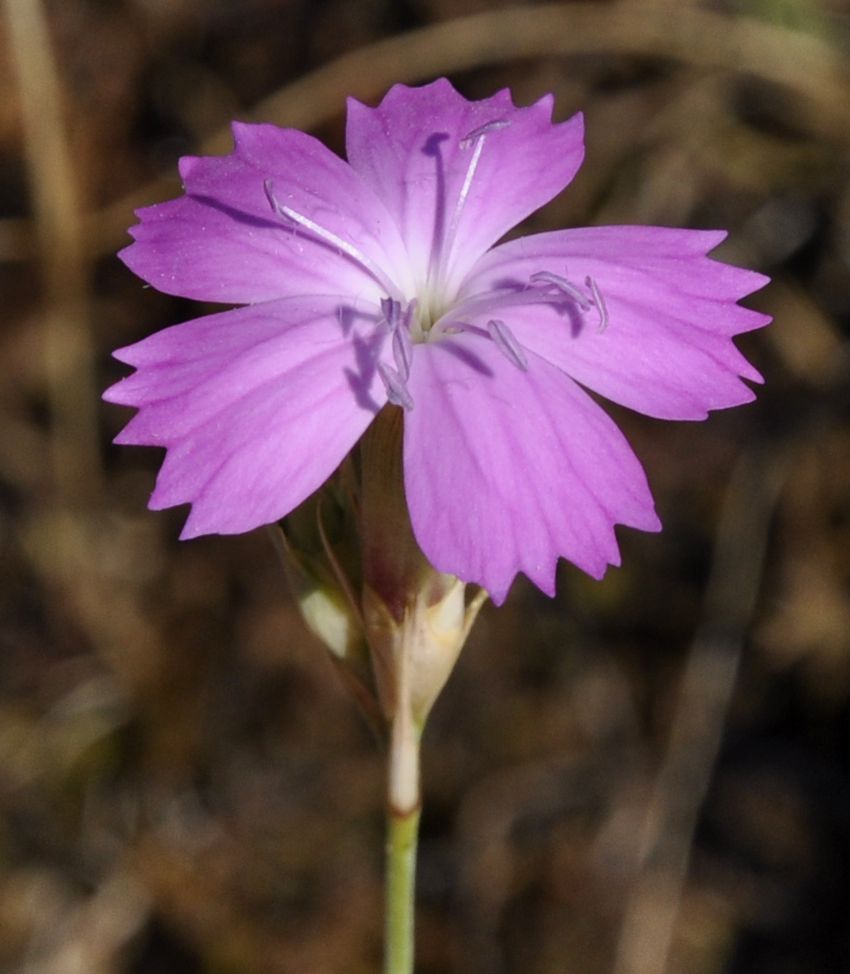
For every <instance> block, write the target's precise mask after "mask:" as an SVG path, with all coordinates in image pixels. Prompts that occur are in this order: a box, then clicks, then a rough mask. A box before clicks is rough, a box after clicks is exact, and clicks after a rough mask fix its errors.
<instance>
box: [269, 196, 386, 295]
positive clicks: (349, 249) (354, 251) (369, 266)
mask: <svg viewBox="0 0 850 974" xmlns="http://www.w3.org/2000/svg"><path fill="white" fill-rule="evenodd" d="M263 189H264V190H265V193H266V199H267V200H268V201H269V206H270V207H271V208H272V212H273V213H275V214H276V215H277V216H279V217H281V218H282V219H283V220H285V221H286V222H287V223H289V224H290V225H293V224H294V225H295V226H300V227H304V229H305V230H308V231H309V232H310V233H312V234H313V236H315V237H318V238H319V240H321V241H322V242H323V243H325V244H327V245H328V246H330V247H332V248H333V249H335V250H337V251H339V252H340V253H343V254H345V255H346V257H350V258H351V260H353V261H354V263H355V264H357V265H358V266H359V267H360V268H361V269H362V270H364V271H365V272H366V273H367V274H368V275H369V276H370V277H371V278H372V279H373V280H374V281H375V282H376V283H377V284H379V285H380V286H381V289H382V290H383V291H386V293H387V294H390V295H393V294H399V293H400V292H399V290H398V288H397V287H396V286H395V284H393V282H392V281H391V280H390V279H389V278H388V277H387V275H386V274H385V273H384V272H383V271H382V270H381V268H380V267H379V266H378V265H377V264H376V263H375V262H374V261H373V260H372V259H371V258H370V257H367V256H366V254H364V253H363V251H362V250H360V249H359V248H357V247H355V246H354V244H351V243H349V242H348V241H347V240H343V238H342V237H339V236H337V235H336V234H335V233H334V232H333V231H332V230H328V229H327V228H326V227H323V226H322V225H321V224H319V223H316V222H315V221H314V220H311V219H310V217H308V216H305V215H304V214H303V213H299V212H298V211H297V210H293V209H292V207H291V206H284V205H283V204H282V203H280V202H279V201H278V199H277V197H276V196H275V195H274V182H273V181H272V180H271V179H266V180H264V182H263Z"/></svg>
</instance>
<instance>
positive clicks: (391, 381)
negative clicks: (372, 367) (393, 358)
mask: <svg viewBox="0 0 850 974" xmlns="http://www.w3.org/2000/svg"><path fill="white" fill-rule="evenodd" d="M378 375H380V377H381V379H382V380H383V382H384V387H385V388H386V390H387V399H389V401H390V402H391V403H392V404H393V405H394V406H401V407H402V408H403V409H406V410H407V411H408V412H409V411H410V410H411V409H413V397H412V396H411V395H410V390H409V389H408V388H407V383H406V381H405V380H404V379H402V377H401V376H400V375H399V374H398V372H396V370H395V369H394V368H393V367H392V366H391V365H387V364H386V363H385V362H378Z"/></svg>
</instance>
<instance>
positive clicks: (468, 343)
mask: <svg viewBox="0 0 850 974" xmlns="http://www.w3.org/2000/svg"><path fill="white" fill-rule="evenodd" d="M528 360H529V361H528V371H527V372H523V371H521V370H520V369H519V368H517V367H516V366H515V365H514V364H512V363H511V362H510V360H509V359H508V358H507V357H506V356H504V355H503V354H502V352H501V351H499V349H498V348H497V347H496V344H495V343H494V342H491V341H490V340H488V339H486V338H479V337H476V336H474V335H470V334H465V335H462V336H459V337H458V338H456V339H445V340H443V341H441V342H438V343H434V344H432V345H428V346H426V347H424V348H422V349H421V350H420V354H419V355H418V357H417V360H416V367H415V368H414V370H413V373H412V375H411V380H410V389H411V393H412V395H413V398H414V400H415V401H416V402H417V403H422V404H423V406H422V408H420V407H419V406H418V405H417V407H416V408H415V409H413V410H412V411H411V412H409V413H407V414H406V415H405V439H404V465H405V489H406V493H407V501H408V506H409V507H410V515H411V520H412V522H413V529H414V533H415V535H416V538H417V540H418V541H419V544H420V546H421V547H422V550H423V551H424V552H425V554H426V556H427V557H428V558H429V559H430V560H431V561H432V562H433V564H434V565H435V566H436V567H437V568H438V569H439V570H440V571H444V572H449V573H451V574H454V575H458V576H459V577H460V578H463V579H464V580H465V581H470V582H477V583H478V584H480V585H482V586H483V587H484V588H485V589H487V591H488V592H489V593H490V595H491V597H492V598H493V601H494V602H496V603H497V604H500V603H501V602H503V601H504V599H505V597H506V595H507V592H508V589H509V587H510V585H511V581H512V580H513V578H514V576H515V575H516V573H517V572H520V571H521V572H524V573H525V574H526V575H527V576H528V577H529V578H530V579H531V580H532V581H533V582H534V583H535V584H536V585H537V586H539V587H540V588H541V589H542V590H543V591H544V592H546V593H548V594H550V595H551V594H553V593H554V590H555V568H556V563H557V560H558V558H559V557H564V558H567V559H569V560H570V561H572V562H574V563H575V564H576V565H578V566H579V567H580V568H582V569H584V571H586V572H588V573H589V574H590V575H592V576H593V577H595V578H600V577H601V576H602V575H603V574H604V573H605V570H606V568H607V566H608V565H617V564H619V559H620V555H619V548H618V545H617V539H616V537H615V534H614V525H615V524H624V525H628V526H630V527H635V528H640V529H642V530H644V531H656V530H658V529H659V528H660V523H659V521H658V518H657V516H656V514H655V510H654V507H653V502H652V497H651V495H650V492H649V488H648V486H647V482H646V477H645V475H644V472H643V469H642V468H641V465H640V463H639V462H638V460H637V458H636V457H635V455H634V453H633V452H632V450H631V448H630V447H629V445H628V443H627V442H626V440H625V438H624V437H623V435H622V433H620V431H619V430H618V429H617V426H616V425H615V424H614V422H613V421H612V420H611V419H610V418H609V417H608V416H607V415H606V414H605V413H604V412H603V411H602V410H601V409H600V408H599V406H597V405H596V403H594V402H593V401H592V400H591V399H590V398H589V397H588V396H587V395H586V394H585V393H584V392H582V391H581V389H580V388H579V387H578V386H577V385H576V384H575V383H574V382H573V381H572V380H571V379H569V378H568V377H566V376H565V375H564V374H563V373H562V372H561V371H560V370H559V369H557V368H555V367H554V366H552V365H550V364H549V363H547V362H546V361H544V360H543V359H541V358H540V357H539V356H537V355H533V354H531V355H529V356H528Z"/></svg>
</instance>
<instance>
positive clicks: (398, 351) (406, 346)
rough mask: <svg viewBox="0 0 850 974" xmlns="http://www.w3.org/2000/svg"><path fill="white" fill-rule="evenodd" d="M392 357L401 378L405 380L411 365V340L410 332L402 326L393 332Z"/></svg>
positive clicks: (407, 377)
mask: <svg viewBox="0 0 850 974" xmlns="http://www.w3.org/2000/svg"><path fill="white" fill-rule="evenodd" d="M393 358H394V359H395V364H396V368H397V369H398V374H399V375H400V376H401V378H402V379H403V380H404V381H405V382H407V380H408V379H409V378H410V367H411V366H412V365H413V342H412V341H411V340H410V332H409V331H408V330H407V328H405V327H404V326H402V327H401V328H396V330H395V331H394V332H393Z"/></svg>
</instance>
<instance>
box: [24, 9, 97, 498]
mask: <svg viewBox="0 0 850 974" xmlns="http://www.w3.org/2000/svg"><path fill="white" fill-rule="evenodd" d="M5 10H6V22H7V24H8V28H9V35H10V37H11V41H12V53H13V57H12V63H13V65H14V68H15V73H16V76H17V85H18V91H19V96H20V105H21V114H22V118H23V123H24V132H25V136H26V152H27V160H28V164H29V169H30V174H31V183H32V195H33V203H34V208H35V216H36V227H37V234H38V252H39V257H40V260H41V264H42V268H43V276H44V288H45V302H44V311H43V321H44V368H45V378H46V383H47V394H48V400H49V403H50V412H51V422H52V429H51V465H52V468H53V479H54V487H55V489H56V491H57V493H58V495H59V499H60V501H61V502H63V504H65V505H71V506H74V505H76V504H79V503H80V502H81V501H84V500H89V501H90V500H91V495H92V494H93V493H95V492H96V491H97V489H98V487H99V485H100V454H99V450H98V443H97V412H96V409H97V401H98V397H97V395H96V394H95V392H94V389H95V382H94V377H93V376H94V369H93V351H92V347H93V342H92V339H91V335H90V333H89V309H88V303H89V294H88V290H89V287H88V268H87V264H86V262H87V260H88V256H87V251H88V249H89V248H88V247H87V246H86V240H85V239H84V234H83V229H82V209H81V206H80V202H79V199H78V187H77V184H76V178H75V172H76V167H75V166H74V165H73V163H72V153H71V148H70V146H69V143H68V131H67V126H66V124H65V121H66V120H65V118H64V113H63V111H62V95H61V84H60V79H59V72H58V70H57V66H56V63H55V59H54V58H53V55H52V50H51V42H50V36H49V32H48V27H47V22H46V19H45V14H44V9H43V6H42V4H41V3H40V2H39V0H5Z"/></svg>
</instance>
